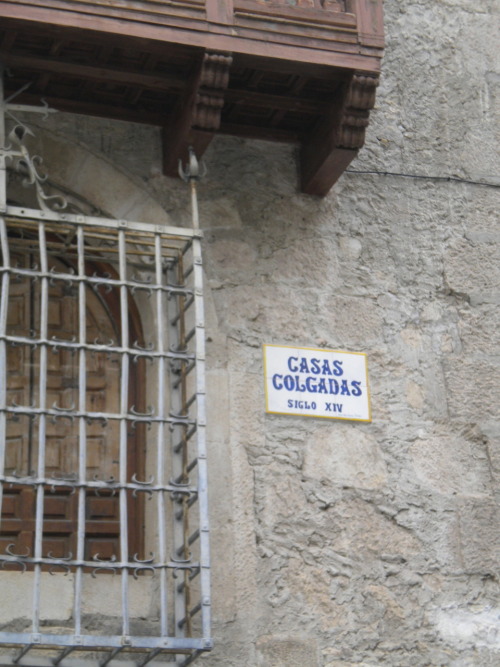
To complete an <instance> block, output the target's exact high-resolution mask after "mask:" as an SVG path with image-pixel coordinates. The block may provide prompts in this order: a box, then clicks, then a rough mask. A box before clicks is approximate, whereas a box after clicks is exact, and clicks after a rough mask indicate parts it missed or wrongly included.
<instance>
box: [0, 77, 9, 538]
mask: <svg viewBox="0 0 500 667" xmlns="http://www.w3.org/2000/svg"><path fill="white" fill-rule="evenodd" d="M0 81H1V77H0ZM0 95H1V91H0ZM0 100H1V97H0ZM0 125H1V123H0ZM0 147H1V146H0ZM1 177H2V174H0V178H1ZM0 187H1V186H0ZM0 247H1V250H2V257H3V262H4V264H6V265H7V266H9V264H10V253H9V244H8V240H7V230H6V227H5V220H4V218H3V217H1V216H0ZM9 285H10V277H9V274H7V273H4V274H3V276H2V282H1V294H0V479H1V477H3V475H4V472H5V456H6V440H7V414H6V407H7V345H6V342H5V340H4V339H3V338H2V336H3V335H5V332H6V329H7V313H8V303H9ZM2 502H3V483H2V482H1V481H0V525H1V517H2Z"/></svg>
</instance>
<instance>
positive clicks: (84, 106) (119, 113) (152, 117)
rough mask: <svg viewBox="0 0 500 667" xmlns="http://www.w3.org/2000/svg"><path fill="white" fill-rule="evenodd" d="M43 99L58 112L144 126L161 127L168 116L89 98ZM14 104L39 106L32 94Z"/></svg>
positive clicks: (9, 89) (45, 96)
mask: <svg viewBox="0 0 500 667" xmlns="http://www.w3.org/2000/svg"><path fill="white" fill-rule="evenodd" d="M14 92H16V89H11V88H8V89H7V90H6V93H7V95H9V94H11V93H14ZM43 99H44V100H45V101H46V102H47V104H48V105H49V107H52V108H53V109H57V110H58V111H66V112H68V113H77V114H83V115H85V116H97V117H99V118H112V119H113V120H123V121H127V122H129V123H141V124H144V125H156V126H158V127H162V126H163V125H164V124H165V123H166V122H168V117H169V116H168V114H167V112H166V111H163V113H160V112H156V111H148V110H145V109H140V108H135V109H132V108H130V107H125V106H123V105H122V104H109V103H108V104H104V103H99V101H98V100H96V99H94V98H92V97H91V98H90V99H87V100H78V99H69V98H62V97H57V96H54V95H47V94H44V96H43ZM15 101H16V103H19V104H29V105H32V106H38V105H39V104H40V95H38V94H33V93H22V94H21V95H19V96H18V97H16V100H15Z"/></svg>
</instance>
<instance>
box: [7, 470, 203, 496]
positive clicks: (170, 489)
mask: <svg viewBox="0 0 500 667" xmlns="http://www.w3.org/2000/svg"><path fill="white" fill-rule="evenodd" d="M1 483H3V484H8V485H9V486H11V487H13V486H49V487H51V488H52V487H53V488H56V487H57V488H65V489H67V488H68V487H70V488H72V489H89V490H94V491H99V490H101V491H119V490H120V489H130V490H132V491H145V492H147V493H155V492H159V491H165V492H167V493H180V494H183V495H187V496H189V495H191V494H197V493H198V489H197V488H196V487H195V486H188V485H184V484H180V483H170V484H153V483H151V484H150V483H148V482H127V483H125V484H120V482H116V481H114V480H111V481H105V480H102V481H100V480H92V481H91V480H88V481H86V482H79V481H75V480H71V479H52V478H50V477H34V476H29V475H28V476H25V477H14V476H12V475H0V484H1Z"/></svg>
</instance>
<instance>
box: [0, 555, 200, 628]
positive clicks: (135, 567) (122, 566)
mask: <svg viewBox="0 0 500 667" xmlns="http://www.w3.org/2000/svg"><path fill="white" fill-rule="evenodd" d="M0 562H1V563H14V564H18V565H23V564H24V565H50V566H51V567H62V568H64V569H71V568H73V569H76V568H88V569H90V570H94V571H97V570H110V571H117V570H130V571H131V572H137V573H138V572H140V571H142V570H144V571H147V570H154V571H157V570H193V569H195V568H199V567H200V566H199V563H197V562H193V563H191V562H186V561H182V562H179V561H176V560H169V561H167V562H165V563H141V562H132V563H122V562H118V561H94V560H63V559H62V558H30V557H29V556H22V555H20V556H6V555H4V554H0ZM0 635H1V633H0Z"/></svg>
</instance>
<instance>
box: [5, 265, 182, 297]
mask: <svg viewBox="0 0 500 667" xmlns="http://www.w3.org/2000/svg"><path fill="white" fill-rule="evenodd" d="M2 273H8V274H10V275H13V276H16V277H17V276H26V277H27V278H48V279H49V280H51V281H55V280H58V281H61V282H66V283H76V284H78V283H85V284H88V285H89V287H94V286H95V287H99V286H101V285H110V286H111V287H128V288H130V289H131V290H133V291H137V290H143V291H146V292H148V291H149V292H152V291H161V292H165V293H167V294H172V295H175V296H191V295H192V294H193V290H192V289H191V288H189V287H184V286H183V285H159V284H158V283H143V282H136V281H134V280H118V279H117V278H105V277H99V276H78V275H76V274H74V273H54V272H52V271H39V270H37V269H22V268H20V267H2V266H0V274H2Z"/></svg>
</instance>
